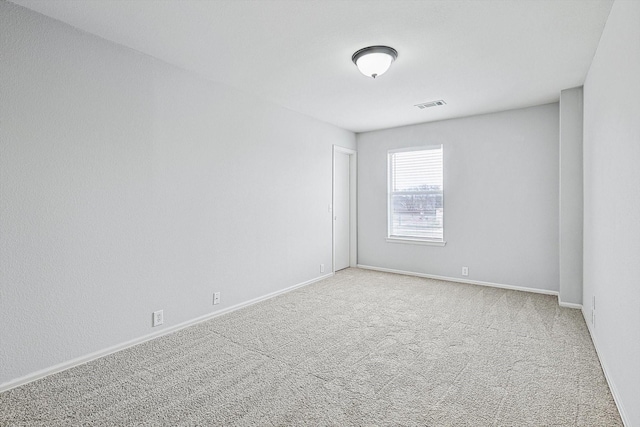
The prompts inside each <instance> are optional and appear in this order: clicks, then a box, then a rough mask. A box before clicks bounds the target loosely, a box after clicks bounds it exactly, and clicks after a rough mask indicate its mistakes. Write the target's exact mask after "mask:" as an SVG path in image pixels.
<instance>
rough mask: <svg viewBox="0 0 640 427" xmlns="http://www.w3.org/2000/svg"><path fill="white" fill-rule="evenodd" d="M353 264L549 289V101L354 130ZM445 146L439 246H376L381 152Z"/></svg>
mask: <svg viewBox="0 0 640 427" xmlns="http://www.w3.org/2000/svg"><path fill="white" fill-rule="evenodd" d="M357 140H358V212H359V217H358V263H359V264H364V265H370V266H375V267H384V268H390V269H396V270H405V271H411V272H416V273H425V274H433V275H439V276H446V277H452V278H461V277H462V276H461V267H462V266H468V267H469V277H468V279H471V280H478V281H484V282H492V283H497V284H503V285H512V286H519V287H528V288H536V289H541V290H550V291H557V290H558V231H557V230H558V104H548V105H543V106H539V107H532V108H526V109H520V110H512V111H506V112H502V113H495V114H487V115H482V116H474V117H468V118H463V119H454V120H447V121H441V122H433V123H426V124H422V125H415V126H406V127H401V128H395V129H389V130H383V131H376V132H369V133H363V134H358V137H357ZM429 144H431V145H433V144H443V145H444V188H445V190H444V191H445V194H444V224H445V226H444V227H445V230H444V234H445V237H444V239H445V241H446V242H447V244H446V246H444V247H437V246H417V245H408V244H398V243H387V242H386V241H385V237H386V232H387V196H386V195H387V166H386V165H387V151H388V150H390V149H395V148H401V147H415V146H420V145H429Z"/></svg>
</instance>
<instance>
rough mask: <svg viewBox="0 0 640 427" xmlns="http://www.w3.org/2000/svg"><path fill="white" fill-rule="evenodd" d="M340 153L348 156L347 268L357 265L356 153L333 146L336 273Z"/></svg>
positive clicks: (332, 197)
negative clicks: (338, 161) (337, 169)
mask: <svg viewBox="0 0 640 427" xmlns="http://www.w3.org/2000/svg"><path fill="white" fill-rule="evenodd" d="M337 153H342V154H346V155H348V156H349V267H356V266H357V265H358V211H357V208H358V202H357V200H358V193H357V191H358V183H357V180H358V169H357V168H358V158H357V156H358V153H357V152H356V151H355V150H352V149H350V148H345V147H340V146H339V145H334V146H333V154H332V156H331V159H332V168H331V170H332V178H333V185H332V186H331V190H332V195H331V238H332V244H331V252H332V253H331V270H332V271H333V272H334V273H335V272H336V221H335V219H334V218H335V215H334V213H335V212H334V211H335V205H336V154H337Z"/></svg>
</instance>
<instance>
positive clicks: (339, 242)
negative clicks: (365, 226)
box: [333, 145, 358, 272]
mask: <svg viewBox="0 0 640 427" xmlns="http://www.w3.org/2000/svg"><path fill="white" fill-rule="evenodd" d="M356 167H357V160H356V152H355V151H354V150H351V149H348V148H344V147H339V146H336V145H334V146H333V271H334V272H336V271H338V270H342V269H345V268H347V267H355V266H356V265H357V254H358V251H357V228H356V221H357V216H356V189H357V186H356V177H357V174H356Z"/></svg>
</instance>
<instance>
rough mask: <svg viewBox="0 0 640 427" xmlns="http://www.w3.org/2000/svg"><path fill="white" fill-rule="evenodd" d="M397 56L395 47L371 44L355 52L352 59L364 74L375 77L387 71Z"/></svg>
mask: <svg viewBox="0 0 640 427" xmlns="http://www.w3.org/2000/svg"><path fill="white" fill-rule="evenodd" d="M397 57H398V52H397V51H396V50H395V49H394V48H391V47H388V46H369V47H365V48H364V49H360V50H359V51H357V52H356V53H354V54H353V56H352V57H351V60H352V61H353V62H354V64H356V66H357V67H358V70H360V72H361V73H362V74H364V75H365V76H367V77H373V78H374V79H375V78H376V77H378V76H381V75H383V74H384V73H386V72H387V70H388V69H389V67H391V63H392V62H393V61H395V59H396V58H397Z"/></svg>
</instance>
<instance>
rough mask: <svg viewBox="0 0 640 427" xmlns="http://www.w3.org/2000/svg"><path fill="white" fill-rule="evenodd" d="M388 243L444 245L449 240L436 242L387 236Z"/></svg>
mask: <svg viewBox="0 0 640 427" xmlns="http://www.w3.org/2000/svg"><path fill="white" fill-rule="evenodd" d="M387 243H404V244H407V245H422V246H444V245H446V244H447V242H445V241H442V242H436V241H430V240H418V239H401V238H397V237H387Z"/></svg>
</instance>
